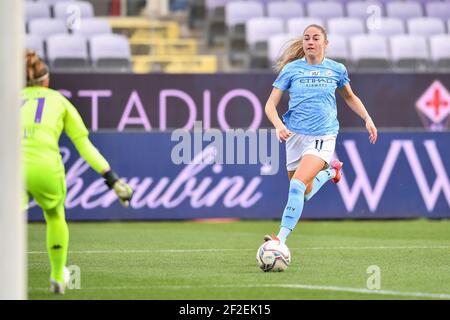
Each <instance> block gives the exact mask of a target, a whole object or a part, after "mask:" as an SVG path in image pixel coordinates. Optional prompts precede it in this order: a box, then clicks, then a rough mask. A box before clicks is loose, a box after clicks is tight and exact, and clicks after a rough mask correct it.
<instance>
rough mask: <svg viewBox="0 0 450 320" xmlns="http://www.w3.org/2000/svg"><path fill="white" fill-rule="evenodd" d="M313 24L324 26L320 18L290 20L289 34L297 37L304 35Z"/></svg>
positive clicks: (288, 24) (288, 25) (288, 23)
mask: <svg viewBox="0 0 450 320" xmlns="http://www.w3.org/2000/svg"><path fill="white" fill-rule="evenodd" d="M311 24H317V25H320V26H324V21H323V20H322V19H320V18H308V17H305V18H293V19H289V20H288V22H287V32H288V33H291V34H296V35H299V36H301V35H303V32H304V31H305V29H306V27H308V26H309V25H311Z"/></svg>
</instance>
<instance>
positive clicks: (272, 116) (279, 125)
mask: <svg viewBox="0 0 450 320" xmlns="http://www.w3.org/2000/svg"><path fill="white" fill-rule="evenodd" d="M282 96H283V91H281V89H278V88H276V87H274V88H273V89H272V92H271V93H270V96H269V99H267V102H266V106H265V108H264V111H265V112H266V115H267V118H268V119H269V120H270V122H272V124H273V126H274V127H275V129H276V130H277V133H278V138H279V139H280V140H286V139H287V138H289V136H290V135H291V132H290V131H289V130H288V129H287V128H286V126H285V125H284V123H283V121H281V119H280V116H279V115H278V112H277V106H278V104H279V103H280V100H281V97H282Z"/></svg>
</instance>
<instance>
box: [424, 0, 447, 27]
mask: <svg viewBox="0 0 450 320" xmlns="http://www.w3.org/2000/svg"><path fill="white" fill-rule="evenodd" d="M425 12H426V14H427V17H435V18H441V19H444V20H447V19H450V1H448V0H447V1H444V2H441V1H433V2H427V3H425ZM449 33H450V31H449Z"/></svg>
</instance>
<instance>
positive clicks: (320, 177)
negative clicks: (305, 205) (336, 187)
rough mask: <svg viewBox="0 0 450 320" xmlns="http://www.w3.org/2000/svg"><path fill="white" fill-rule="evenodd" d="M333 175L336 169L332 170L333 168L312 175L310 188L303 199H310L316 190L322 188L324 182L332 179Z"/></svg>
mask: <svg viewBox="0 0 450 320" xmlns="http://www.w3.org/2000/svg"><path fill="white" fill-rule="evenodd" d="M335 176H336V170H334V169H333V168H329V169H326V170H322V171H320V172H319V173H318V174H317V176H315V177H314V179H313V182H312V184H313V186H312V189H311V191H310V192H309V193H308V194H307V195H305V200H306V201H308V200H309V199H311V198H312V197H313V196H314V195H315V194H316V193H317V191H319V189H320V188H322V186H323V185H324V184H325V182H327V181H328V180H331V179H333V178H334V177H335Z"/></svg>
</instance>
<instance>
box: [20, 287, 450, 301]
mask: <svg viewBox="0 0 450 320" xmlns="http://www.w3.org/2000/svg"><path fill="white" fill-rule="evenodd" d="M220 288H225V289H226V288H231V289H233V288H238V289H239V288H285V289H304V290H319V291H332V292H351V293H361V294H368V295H387V296H401V297H414V298H430V299H450V294H448V293H428V292H405V291H395V290H370V289H365V288H349V287H338V286H322V285H310V284H259V285H211V286H192V285H179V286H176V285H174V286H117V287H88V288H81V289H80V290H88V291H105V290H107V291H109V290H127V291H130V290H151V289H168V290H171V289H172V290H193V289H194V290H195V289H220ZM28 290H30V291H44V290H48V288H29V289H28Z"/></svg>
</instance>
